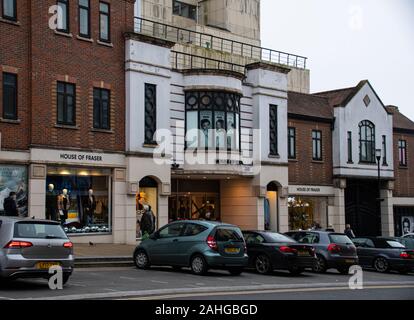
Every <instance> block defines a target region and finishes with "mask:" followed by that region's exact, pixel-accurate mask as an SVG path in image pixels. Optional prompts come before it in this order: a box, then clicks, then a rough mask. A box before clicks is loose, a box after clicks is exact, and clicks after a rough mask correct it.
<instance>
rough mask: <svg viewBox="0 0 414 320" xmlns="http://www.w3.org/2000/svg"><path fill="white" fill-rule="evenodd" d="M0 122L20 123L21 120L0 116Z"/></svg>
mask: <svg viewBox="0 0 414 320" xmlns="http://www.w3.org/2000/svg"><path fill="white" fill-rule="evenodd" d="M0 122H2V123H9V124H20V123H21V120H19V119H16V120H12V119H4V118H0Z"/></svg>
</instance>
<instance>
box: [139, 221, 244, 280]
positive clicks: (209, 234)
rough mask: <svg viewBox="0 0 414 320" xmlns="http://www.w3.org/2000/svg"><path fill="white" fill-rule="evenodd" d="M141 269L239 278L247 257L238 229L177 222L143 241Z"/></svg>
mask: <svg viewBox="0 0 414 320" xmlns="http://www.w3.org/2000/svg"><path fill="white" fill-rule="evenodd" d="M134 262H135V265H136V266H137V267H138V268H140V269H146V268H149V267H150V266H151V265H155V266H172V267H174V268H176V269H179V268H181V267H190V268H191V270H192V271H193V273H194V274H197V275H204V274H206V273H207V271H208V270H209V269H224V270H228V271H229V272H230V273H231V274H232V275H239V274H241V273H242V272H243V269H244V268H245V267H246V266H247V263H248V257H247V253H246V244H245V241H244V238H243V234H242V232H241V230H240V228H238V227H237V226H234V225H230V224H224V223H219V222H209V221H177V222H173V223H170V224H168V225H166V226H165V227H163V228H161V229H160V230H159V231H157V232H155V233H154V234H152V235H151V236H150V237H149V239H147V240H144V241H143V242H142V243H141V244H140V245H139V246H138V247H137V248H136V249H135V252H134Z"/></svg>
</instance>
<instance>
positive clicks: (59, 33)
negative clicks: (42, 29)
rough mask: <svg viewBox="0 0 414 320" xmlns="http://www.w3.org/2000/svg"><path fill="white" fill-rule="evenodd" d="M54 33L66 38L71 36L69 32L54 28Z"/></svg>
mask: <svg viewBox="0 0 414 320" xmlns="http://www.w3.org/2000/svg"><path fill="white" fill-rule="evenodd" d="M55 34H56V35H58V36H62V37H66V38H73V35H72V34H71V33H66V32H63V31H57V30H55Z"/></svg>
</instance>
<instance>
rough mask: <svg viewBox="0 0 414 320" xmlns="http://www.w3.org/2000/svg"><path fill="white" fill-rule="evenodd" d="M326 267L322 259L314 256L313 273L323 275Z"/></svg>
mask: <svg viewBox="0 0 414 320" xmlns="http://www.w3.org/2000/svg"><path fill="white" fill-rule="evenodd" d="M327 269H328V267H327V266H326V260H325V258H324V257H322V256H320V255H318V256H316V262H315V265H314V266H313V271H314V272H318V273H325V272H326V270H327Z"/></svg>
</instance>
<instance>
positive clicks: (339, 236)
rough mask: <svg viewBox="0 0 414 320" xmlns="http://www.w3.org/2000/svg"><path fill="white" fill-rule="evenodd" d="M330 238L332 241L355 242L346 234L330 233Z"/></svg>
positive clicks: (340, 242) (341, 242) (339, 242)
mask: <svg viewBox="0 0 414 320" xmlns="http://www.w3.org/2000/svg"><path fill="white" fill-rule="evenodd" d="M329 239H330V240H331V243H337V244H353V242H352V240H351V239H349V238H348V236H347V235H345V234H330V235H329Z"/></svg>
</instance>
